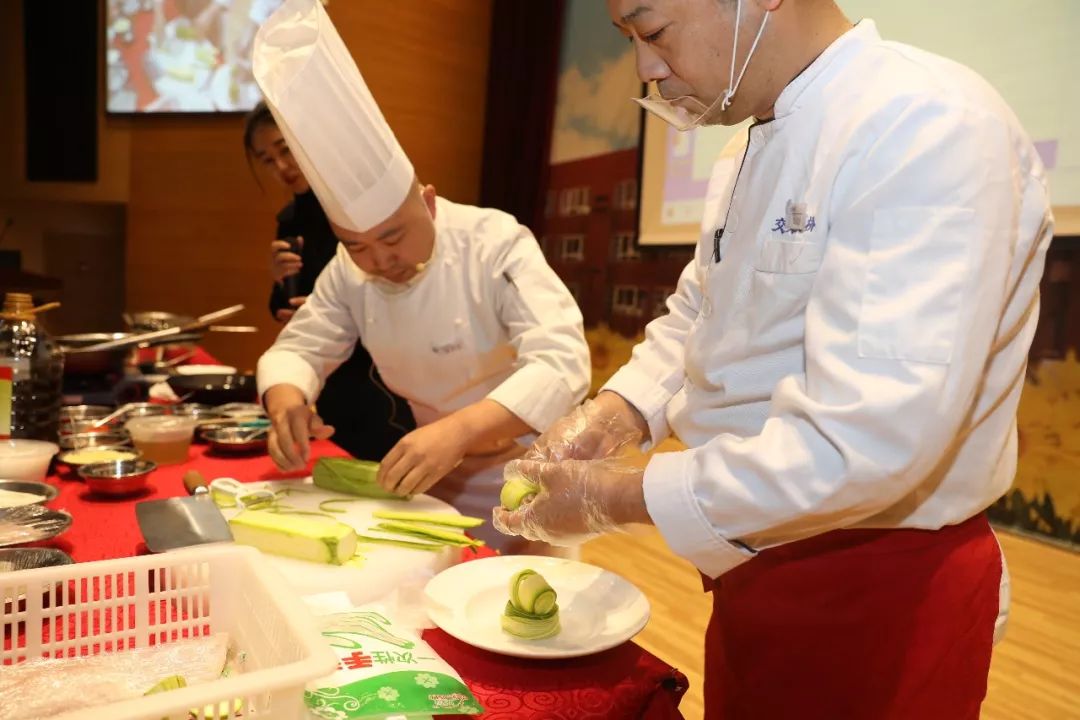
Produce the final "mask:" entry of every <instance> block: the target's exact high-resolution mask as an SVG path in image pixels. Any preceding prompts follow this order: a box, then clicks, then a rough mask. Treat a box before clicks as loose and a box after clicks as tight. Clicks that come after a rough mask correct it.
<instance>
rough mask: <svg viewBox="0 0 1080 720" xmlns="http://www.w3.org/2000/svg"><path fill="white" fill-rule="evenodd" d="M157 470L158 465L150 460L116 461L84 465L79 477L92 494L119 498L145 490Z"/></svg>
mask: <svg viewBox="0 0 1080 720" xmlns="http://www.w3.org/2000/svg"><path fill="white" fill-rule="evenodd" d="M156 469H157V465H156V464H154V463H152V462H150V461H149V460H116V461H113V462H105V463H92V464H90V465H83V466H82V467H80V468H79V475H81V476H82V478H83V479H84V480H85V481H86V486H87V487H88V488H90V490H91V491H92V492H96V493H99V494H101V495H109V496H113V497H118V496H124V495H132V494H134V493H137V492H140V491H141V490H143V489H144V488H145V487H146V483H147V480H148V478H149V477H150V473H152V472H154V470H156Z"/></svg>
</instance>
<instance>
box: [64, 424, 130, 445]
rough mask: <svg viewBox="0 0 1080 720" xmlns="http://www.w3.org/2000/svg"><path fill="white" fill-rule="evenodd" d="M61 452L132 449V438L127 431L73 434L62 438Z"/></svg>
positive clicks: (113, 429)
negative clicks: (94, 449)
mask: <svg viewBox="0 0 1080 720" xmlns="http://www.w3.org/2000/svg"><path fill="white" fill-rule="evenodd" d="M59 445H60V449H61V450H82V449H83V448H100V447H108V448H113V447H124V446H127V447H130V446H131V438H130V437H128V434H127V432H126V431H123V432H121V431H120V430H118V429H116V428H109V431H108V432H94V433H71V434H70V435H61V436H60V442H59Z"/></svg>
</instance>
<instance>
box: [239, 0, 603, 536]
mask: <svg viewBox="0 0 1080 720" xmlns="http://www.w3.org/2000/svg"><path fill="white" fill-rule="evenodd" d="M254 74H255V78H256V81H257V82H258V83H259V86H260V87H261V88H262V90H263V93H264V95H265V98H266V102H267V104H268V105H269V107H270V109H271V110H272V112H273V114H274V116H275V118H276V119H277V123H278V126H279V128H280V129H281V132H282V134H283V135H284V137H285V139H286V141H287V142H288V145H289V148H290V150H291V152H292V153H293V155H294V156H295V157H296V159H297V162H298V163H299V165H300V167H301V169H302V170H303V172H304V175H305V177H307V178H308V180H309V182H310V184H311V187H312V189H313V190H314V191H315V194H316V196H317V197H318V198H319V202H320V203H321V204H322V206H323V208H324V209H325V210H326V214H327V216H328V217H329V218H330V221H331V224H332V225H333V226H334V231H335V234H336V235H337V236H338V238H339V240H341V244H340V246H339V248H338V255H337V257H336V258H335V259H334V260H333V261H331V263H330V264H329V265H328V266H327V267H326V269H325V270H324V271H323V273H322V275H321V276H320V277H319V280H318V282H317V283H316V285H315V290H314V292H313V293H312V294H311V296H310V297H309V298H308V300H307V303H306V304H305V305H304V306H303V307H302V308H301V309H300V310H299V311H298V312H297V314H296V315H295V316H294V317H293V319H292V320H291V321H290V322H289V324H288V325H287V326H286V327H285V328H284V330H282V332H281V334H280V335H279V337H278V339H277V340H276V341H275V343H274V345H273V346H272V347H271V348H270V350H269V351H267V352H266V354H264V355H263V356H262V358H261V359H260V361H259V366H258V380H259V391H260V393H261V395H262V397H263V401H264V403H265V405H266V408H267V411H268V413H269V415H270V417H271V420H272V423H273V429H272V431H271V435H270V452H271V455H272V456H273V458H274V460H275V462H276V463H277V464H278V466H279V467H281V468H282V469H286V470H292V469H299V468H300V467H303V466H304V465H305V464H306V463H307V462H308V460H309V453H310V445H309V441H308V438H309V436H313V437H316V438H325V437H329V436H330V434H331V433H332V429H331V428H328V427H326V426H325V425H324V424H323V423H322V421H321V420H320V419H319V417H318V416H317V415H315V414H314V413H313V411H312V410H311V409H310V408H311V406H312V403H313V401H314V400H315V398H316V397H317V395H318V393H319V391H320V388H321V386H322V382H323V380H324V379H325V378H326V376H327V375H328V374H329V373H330V372H332V371H333V370H334V368H336V367H337V365H338V364H340V363H341V362H342V361H344V360H345V359H346V358H348V357H349V355H350V354H351V353H352V350H353V347H354V345H355V343H356V342H358V341H359V342H362V343H363V344H364V347H366V348H367V349H368V351H369V352H370V353H371V356H372V358H373V359H374V361H375V365H376V366H377V367H378V370H379V373H380V374H381V375H382V378H383V380H384V381H385V382H386V384H387V385H388V386H389V387H390V388H391V389H392V390H394V391H395V392H397V393H398V394H399V395H401V396H402V397H404V398H406V399H407V400H408V401H409V404H410V405H411V407H412V411H413V415H414V416H415V418H416V422H417V426H418V427H417V429H416V430H415V431H413V432H412V433H410V434H408V435H406V436H405V437H404V438H403V439H402V440H401V442H399V443H398V445H397V446H395V447H394V448H393V449H392V450H391V451H390V452H389V453H388V454H387V456H386V457H385V458H383V459H382V463H381V469H380V472H379V482H380V483H381V484H382V485H383V487H385V488H387V489H390V490H393V491H394V492H397V493H399V494H410V493H421V492H430V493H431V494H433V495H435V496H437V497H440V498H442V499H444V500H446V501H448V502H450V503H451V504H453V505H454V506H455V507H457V508H458V509H459V510H460V511H462V512H464V513H467V514H471V515H478V516H481V517H484V516H488V515H490V513H491V508H492V507H493V506H495V505H497V504H498V494H499V490H500V488H501V485H502V465H503V464H504V463H505V462H506V460H507V459H510V458H512V457H516V456H517V455H520V454H521V452H522V451H523V448H524V446H525V445H527V444H528V442H529V441H530V440H531V438H532V436H533V434H534V433H536V432H539V431H543V430H545V429H546V428H547V427H548V425H550V424H551V423H552V422H553V421H554V420H556V419H557V418H559V417H561V416H562V415H564V414H565V413H566V412H568V411H569V410H570V409H571V408H572V407H573V406H574V405H575V404H576V403H578V402H580V401H581V399H582V398H583V397H584V395H585V392H586V390H587V388H588V385H589V372H590V369H589V352H588V346H587V345H586V343H585V337H584V332H583V329H582V317H581V312H580V311H579V310H578V308H577V306H576V304H575V303H574V300H573V297H572V296H571V294H570V292H569V291H568V290H567V289H566V286H565V285H564V284H563V283H562V282H561V281H560V280H559V278H558V277H557V276H556V275H555V273H554V272H553V271H552V270H551V268H550V267H549V266H548V265H547V263H546V262H545V260H544V257H543V254H542V253H541V251H540V248H539V245H538V244H537V242H536V240H535V238H533V236H532V234H531V233H530V232H529V230H528V229H527V228H525V227H523V226H522V225H520V224H519V223H518V222H517V221H516V220H514V218H513V217H511V216H510V215H508V214H506V213H503V212H499V211H497V210H488V209H481V208H475V207H467V206H464V205H458V204H456V203H452V202H450V201H448V200H445V199H443V198H439V197H436V195H435V189H434V188H433V187H432V186H430V185H426V186H425V185H421V184H420V183H419V182H418V181H417V178H416V174H415V171H414V170H413V166H412V164H411V163H410V162H409V158H408V157H407V156H406V155H405V153H404V152H403V151H402V149H401V146H400V145H399V144H398V141H397V139H396V138H395V137H394V134H393V132H392V131H391V129H390V127H389V126H388V125H387V123H386V121H385V120H384V118H383V116H382V113H381V112H380V110H379V107H378V105H376V103H375V100H374V99H373V97H372V95H371V92H370V91H369V90H368V88H367V85H366V84H365V82H364V79H363V78H362V77H361V75H360V72H359V70H358V69H357V67H356V64H355V63H354V62H353V60H352V57H351V56H350V55H349V51H348V49H347V48H346V47H345V44H344V43H343V42H342V40H341V37H340V36H339V35H338V33H337V31H336V30H335V29H334V26H333V24H332V23H331V22H330V18H329V16H328V15H327V13H326V11H325V10H324V9H323V8H322V6H321V5H320V4H319V3H318V2H317V0H287V1H286V2H285V3H284V4H283V5H282V7H281V8H280V9H279V10H278V11H277V12H275V13H274V15H272V16H271V17H270V19H269V20H268V21H267V22H266V24H264V25H263V27H262V28H261V29H260V31H259V33H258V35H257V36H256V39H255V51H254ZM519 439H520V440H521V442H515V441H516V440H519ZM480 534H481V537H482V538H483V539H486V540H488V541H489V542H490V543H492V544H493V545H494V546H495V547H496V548H497V549H500V550H502V551H504V552H521V551H524V550H528V551H530V552H537V551H541V552H543V551H544V548H542V547H540V548H538V547H537V546H536V545H535V544H530V543H527V542H524V541H521V540H520V539H519V540H517V541H511V542H507V540H508V538H507V537H506V536H504V535H500V534H499V533H497V532H494V531H491V532H486V533H485V532H484V531H483V530H481V531H480Z"/></svg>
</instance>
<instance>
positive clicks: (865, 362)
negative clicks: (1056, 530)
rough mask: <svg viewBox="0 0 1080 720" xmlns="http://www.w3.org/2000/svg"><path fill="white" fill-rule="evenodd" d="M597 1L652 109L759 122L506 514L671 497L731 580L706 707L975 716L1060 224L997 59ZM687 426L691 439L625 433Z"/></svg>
mask: <svg viewBox="0 0 1080 720" xmlns="http://www.w3.org/2000/svg"><path fill="white" fill-rule="evenodd" d="M608 7H609V10H610V12H611V15H612V19H613V21H614V22H615V24H616V26H617V27H619V28H620V30H621V31H622V32H623V33H624V34H625V35H626V36H627V37H628V38H629V39H630V40H631V41H632V42H633V44H634V46H635V49H636V52H637V60H638V71H639V75H640V76H641V79H642V80H643V81H651V82H655V83H656V84H657V85H658V88H659V96H657V97H652V98H649V99H646V100H645V101H644V103H643V104H644V105H645V106H646V107H647V108H648V109H650V110H653V111H655V112H656V113H657V114H658V115H659V116H660V117H661V118H663V119H665V120H667V121H669V122H670V123H671V124H673V125H675V126H676V127H677V128H679V129H683V130H685V129H689V128H692V127H694V126H696V125H700V124H706V123H722V124H726V125H732V124H735V123H738V122H741V121H742V120H744V119H747V118H749V117H751V116H753V117H754V118H755V120H756V122H755V123H754V124H753V126H752V127H751V128H750V129H749V132H748V134H746V135H744V136H743V138H742V141H741V143H740V144H739V145H738V146H737V147H733V148H729V149H728V151H727V152H725V153H724V157H721V158H720V160H719V162H718V163H717V165H716V170H715V173H714V175H713V178H712V182H711V184H710V186H709V189H708V197H707V199H706V205H705V207H706V210H705V216H704V218H703V223H702V229H701V237H700V241H699V242H698V245H697V249H696V255H695V258H694V260H693V261H692V262H691V263H690V265H689V266H687V268H686V269H685V271H684V272H683V274H682V277H681V278H680V281H679V284H678V287H677V290H676V292H675V294H674V295H673V296H672V297H671V298H670V299H669V300H668V314H667V315H665V316H663V317H662V318H659V319H657V320H656V321H654V322H653V323H651V324H650V325H649V326H648V328H647V329H646V339H645V341H644V342H643V343H641V344H640V345H638V346H637V347H636V348H635V349H634V352H633V357H632V359H631V360H630V362H629V363H628V364H627V365H626V366H625V367H623V368H622V369H621V370H619V372H617V373H616V374H615V375H614V377H612V379H611V380H610V381H609V382H608V383H607V385H606V386H605V388H604V390H603V391H602V392H601V393H600V394H599V396H598V398H597V400H596V401H594V402H591V403H587V404H586V406H585V407H583V408H581V409H579V410H576V411H575V413H574V414H572V415H571V416H569V417H568V418H566V419H565V420H563V421H560V422H559V423H556V425H555V426H553V428H552V429H551V430H549V431H548V433H546V434H545V435H544V436H542V437H541V438H540V439H539V441H538V443H537V445H536V447H535V448H534V450H533V451H532V453H531V455H532V458H533V459H530V460H519V461H515V462H513V463H511V464H509V465H508V466H507V473H508V475H509V474H521V475H524V476H526V477H527V478H531V479H532V480H534V481H535V482H537V483H538V484H539V485H540V486H541V490H540V493H539V494H538V495H537V497H536V498H535V500H534V501H533V502H532V503H530V504H528V505H526V506H525V507H524V508H523V509H521V510H518V511H516V512H513V513H509V512H505V511H502V510H497V511H496V521H497V523H498V524H499V525H500V526H501V527H502V528H503V529H504V530H506V531H508V532H516V533H521V534H523V535H525V536H526V537H530V538H534V539H544V540H548V541H550V542H555V543H572V542H576V541H580V540H582V539H585V538H588V537H591V536H594V535H596V534H597V533H600V532H605V531H609V530H612V529H615V528H617V527H618V526H620V525H623V524H627V523H634V522H645V523H653V524H655V525H656V527H657V528H658V529H659V531H660V532H661V534H662V535H663V536H664V538H665V539H666V541H667V543H668V544H669V545H670V546H671V548H672V549H673V550H674V551H675V552H677V553H678V554H680V555H682V556H683V557H685V558H687V559H688V560H690V561H691V562H692V563H693V564H694V565H695V566H696V567H697V568H698V569H699V570H700V571H701V573H702V574H703V576H704V577H705V578H706V579H707V587H711V588H712V590H713V593H714V610H713V620H712V623H711V624H710V627H709V630H708V632H707V634H706V648H707V650H706V673H705V675H706V687H705V694H706V717H707V718H725V719H728V718H796V717H797V718H801V719H802V720H806V719H808V718H845V719H846V720H853V719H863V718H865V719H866V720H882V719H884V718H897V719H900V718H950V719H956V718H966V719H970V720H974V719H975V718H977V717H978V714H979V705H980V703H981V701H982V698H983V695H984V694H985V691H986V678H987V673H988V671H989V665H990V655H991V647H992V643H993V639H994V635H995V630H996V629H1000V619H1001V615H1002V610H1003V605H1004V604H1005V603H1004V602H1003V601H1004V600H1005V599H1006V597H1005V594H1004V593H1003V589H1004V588H1005V587H1006V586H1005V584H1004V583H1003V580H1004V578H1005V577H1006V574H1005V572H1004V568H1003V563H1002V557H1001V554H1000V549H999V547H998V545H997V543H996V539H995V538H994V535H993V533H992V531H991V529H990V527H989V525H988V523H987V520H986V516H985V514H984V512H983V511H984V510H985V509H986V508H987V507H988V506H990V505H991V504H992V503H993V502H994V501H995V500H996V499H997V498H999V497H1000V496H1001V495H1002V494H1003V493H1004V492H1005V491H1006V490H1007V489H1008V488H1009V486H1010V484H1011V482H1012V479H1013V475H1014V471H1015V469H1016V462H1017V431H1016V409H1017V402H1018V399H1019V396H1020V392H1021V389H1022V388H1023V380H1024V372H1025V368H1026V363H1027V354H1028V349H1029V346H1030V343H1031V339H1032V337H1033V335H1034V332H1035V327H1036V323H1037V322H1038V316H1039V313H1038V307H1039V281H1040V277H1041V275H1042V270H1043V264H1044V257H1045V252H1046V249H1047V246H1048V244H1049V242H1050V239H1051V237H1052V229H1053V219H1052V216H1051V212H1050V202H1049V195H1048V190H1047V186H1046V176H1045V173H1044V169H1043V166H1042V163H1041V162H1040V159H1039V156H1038V155H1037V153H1036V151H1035V149H1034V147H1033V145H1032V143H1031V141H1030V140H1029V138H1028V137H1027V135H1026V133H1025V132H1024V130H1023V129H1022V128H1021V126H1020V123H1019V122H1018V120H1017V118H1016V117H1015V115H1014V114H1013V113H1012V111H1011V110H1010V109H1009V108H1008V107H1007V106H1006V105H1005V103H1004V102H1003V101H1002V99H1001V98H1000V97H999V96H998V94H997V93H996V92H995V91H994V90H993V89H992V88H991V87H990V85H989V84H988V83H986V82H985V81H984V80H983V79H981V78H980V77H978V76H977V75H976V74H975V73H973V72H972V71H971V70H969V69H967V68H965V67H962V66H960V65H958V64H956V63H953V62H951V61H949V60H946V59H944V58H941V57H938V56H935V55H931V54H929V53H926V52H923V51H920V50H917V49H915V48H912V47H908V46H905V45H900V44H897V43H891V42H885V41H883V40H882V39H881V37H880V36H879V34H878V31H877V29H876V27H875V25H874V23H873V22H872V21H869V20H866V21H863V22H861V23H859V24H858V25H855V26H852V24H851V23H850V22H849V21H848V20H847V18H845V17H844V15H843V13H842V12H841V11H840V9H839V7H837V5H836V4H835V3H834V2H832V0H800V1H792V0H734V1H731V2H729V1H728V0H722V1H721V0H648V1H646V2H640V1H639V0H609V1H608ZM927 21H928V22H932V18H928V19H927ZM733 38H735V39H734V40H733ZM755 52H756V54H755ZM751 60H752V62H751ZM740 83H741V84H740ZM740 88H741V89H740ZM671 433H675V434H676V435H677V436H678V437H679V438H680V439H681V440H682V441H683V442H685V443H686V444H687V445H688V446H689V449H687V450H685V451H683V452H672V453H663V454H657V455H655V456H653V457H652V458H651V459H649V461H648V463H647V465H645V466H644V469H641V467H640V466H635V465H633V464H631V463H627V462H625V461H623V460H621V459H613V458H615V457H616V455H615V454H614V453H615V451H616V450H617V449H618V448H619V447H620V446H622V445H626V444H634V443H637V442H639V441H640V440H641V439H645V440H647V441H649V442H650V443H653V444H655V443H658V442H659V441H661V440H663V439H664V438H666V437H667V436H668V435H669V434H671ZM639 465H640V464H639Z"/></svg>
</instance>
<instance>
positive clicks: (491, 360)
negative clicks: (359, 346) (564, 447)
mask: <svg viewBox="0 0 1080 720" xmlns="http://www.w3.org/2000/svg"><path fill="white" fill-rule="evenodd" d="M435 229H436V238H435V251H434V254H433V256H432V258H431V260H430V261H429V263H428V266H427V267H426V269H425V270H424V272H423V273H422V274H421V275H420V276H419V277H418V278H417V279H416V281H415V282H413V283H411V284H410V285H409V286H408V287H407V288H405V289H404V290H397V291H390V290H388V289H387V285H386V284H384V283H379V282H376V281H373V280H371V279H370V278H369V277H368V276H367V275H366V274H365V273H364V272H363V271H362V270H360V269H359V267H357V265H356V264H355V263H354V262H353V261H352V259H351V258H350V257H349V255H348V253H347V252H346V251H345V249H344V247H343V246H341V245H339V246H338V253H337V256H336V257H335V258H334V259H333V260H331V261H330V263H329V264H328V265H327V266H326V268H325V269H324V270H323V272H322V273H321V274H320V275H319V279H318V280H317V281H316V283H315V290H314V292H313V293H312V294H311V296H309V297H308V299H307V302H306V303H305V304H304V305H303V306H302V307H301V308H300V309H299V310H298V311H297V313H296V315H295V316H294V317H293V318H292V320H290V321H289V323H288V324H287V325H286V326H285V328H284V329H283V330H282V331H281V334H280V335H278V338H277V340H276V341H275V342H274V345H273V346H272V347H271V348H270V350H268V351H267V352H266V353H265V354H264V355H263V356H262V358H260V360H259V365H258V384H259V393H260V395H261V394H262V393H265V392H266V391H267V390H268V389H269V388H271V387H273V386H274V385H277V384H280V383H289V384H291V385H295V386H296V387H298V388H300V390H301V391H302V392H303V393H304V395H305V396H306V397H307V399H308V400H309V401H312V402H313V401H314V400H315V398H316V397H318V394H319V391H320V390H321V388H322V385H323V382H324V381H325V379H326V377H327V376H328V375H329V374H330V373H331V372H333V371H334V370H335V369H336V368H337V367H338V365H340V364H341V363H342V362H344V361H345V360H346V359H348V358H349V357H350V356H351V355H352V352H353V348H354V347H355V344H356V342H357V340H360V341H362V342H363V344H364V347H365V348H367V350H368V352H369V353H371V357H372V359H373V360H374V362H375V366H376V367H377V368H378V369H379V373H380V374H381V375H382V379H383V381H384V382H385V383H386V385H387V387H389V388H390V389H391V390H393V391H394V392H396V393H397V394H399V395H400V396H402V397H403V398H405V399H406V400H408V401H409V404H410V406H411V407H412V411H413V416H414V417H415V418H416V422H417V424H418V425H427V424H428V423H431V422H434V421H435V420H438V419H439V418H441V417H444V416H446V415H449V414H450V413H453V412H455V411H457V410H460V409H461V408H463V407H465V406H467V405H471V404H472V403H474V402H477V401H479V400H482V399H484V398H489V399H491V400H494V401H495V402H497V403H499V404H500V405H502V406H504V407H506V408H507V409H508V410H510V411H511V412H512V413H514V414H515V415H516V416H518V417H519V418H521V419H522V420H523V421H525V422H526V423H527V424H528V425H529V426H530V427H532V428H534V429H536V430H538V431H543V430H544V429H545V428H547V427H548V425H550V424H551V423H552V422H554V421H555V420H557V419H559V418H560V417H562V416H563V415H564V414H566V413H567V412H569V411H570V409H571V408H572V407H573V406H574V405H576V404H577V403H578V402H580V401H581V400H582V398H584V396H585V393H586V391H587V390H588V386H589V377H590V376H589V373H590V365H589V349H588V345H587V344H586V342H585V334H584V330H583V328H582V317H581V311H580V310H579V309H578V307H577V305H576V304H575V303H574V298H573V296H572V295H571V294H570V291H569V290H567V288H566V286H565V285H564V284H563V283H562V281H561V280H559V278H558V276H556V275H555V273H554V271H552V269H551V267H550V266H549V265H548V264H547V262H546V261H545V260H544V256H543V253H542V252H541V251H540V247H539V245H538V244H537V242H536V240H535V239H534V238H533V236H532V233H530V232H529V230H528V228H526V227H524V226H522V225H520V224H518V222H517V221H516V220H515V219H514V218H513V217H512V216H510V215H508V214H506V213H504V212H500V211H498V210H489V209H482V208H475V207H470V206H466V205H458V204H456V203H452V202H450V201H448V200H444V199H443V198H438V199H437V201H436V212H435Z"/></svg>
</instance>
